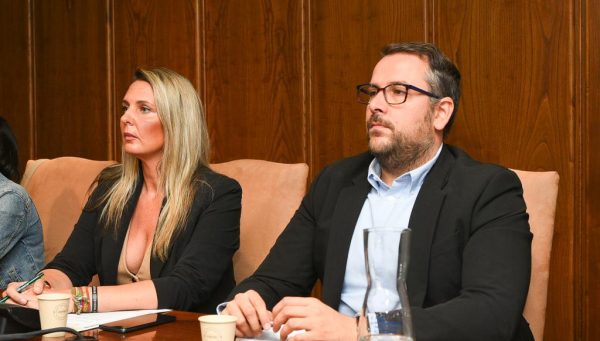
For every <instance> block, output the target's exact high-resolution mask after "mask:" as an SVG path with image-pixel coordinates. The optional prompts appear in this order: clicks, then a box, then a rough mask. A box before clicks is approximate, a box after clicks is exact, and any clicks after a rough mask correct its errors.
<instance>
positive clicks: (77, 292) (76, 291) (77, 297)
mask: <svg viewBox="0 0 600 341" xmlns="http://www.w3.org/2000/svg"><path fill="white" fill-rule="evenodd" d="M71 295H72V296H73V305H74V308H75V314H77V315H79V314H81V309H82V306H81V301H82V300H83V297H82V295H81V289H80V288H79V287H72V288H71Z"/></svg>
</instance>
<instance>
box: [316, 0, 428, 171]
mask: <svg viewBox="0 0 600 341" xmlns="http://www.w3.org/2000/svg"><path fill="white" fill-rule="evenodd" d="M310 21H311V22H310V25H309V28H308V30H309V48H310V68H311V78H310V98H311V106H310V114H311V116H310V119H311V125H310V127H311V136H312V139H311V143H310V147H311V148H312V158H311V163H310V167H311V168H310V169H311V173H312V175H313V176H314V175H315V174H317V173H318V172H319V170H320V169H322V168H323V167H324V166H325V165H326V164H328V163H330V162H332V161H334V160H337V159H340V158H342V157H346V156H350V155H354V154H357V153H359V152H362V151H365V150H366V149H367V135H366V128H365V110H366V109H365V106H364V105H362V104H359V103H358V102H357V101H356V90H355V86H356V85H357V84H361V83H365V82H368V81H369V80H370V79H371V72H372V70H373V67H374V66H375V64H376V63H377V61H379V59H380V55H379V51H380V49H381V48H382V47H383V46H385V45H386V44H388V43H391V42H398V41H423V40H425V39H426V36H427V32H426V26H427V25H426V13H425V5H424V3H423V2H422V1H393V0H390V1H311V2H310Z"/></svg>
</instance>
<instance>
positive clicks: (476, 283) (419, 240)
mask: <svg viewBox="0 0 600 341" xmlns="http://www.w3.org/2000/svg"><path fill="white" fill-rule="evenodd" d="M382 55H383V57H382V58H381V60H380V61H379V62H378V63H377V65H376V66H375V69H374V70H373V74H372V77H371V81H370V82H369V83H367V84H362V85H359V86H357V93H358V100H359V102H361V103H363V104H366V128H367V136H368V140H369V143H368V145H369V151H368V152H366V153H363V154H360V155H358V156H355V157H351V158H348V159H344V160H340V161H338V162H336V163H334V164H332V165H330V166H328V167H327V168H325V169H324V170H323V171H322V172H321V174H320V175H319V176H318V177H317V178H316V179H315V181H314V182H313V184H312V185H311V188H310V190H309V192H308V194H307V195H306V197H305V198H304V199H303V201H302V204H301V206H300V208H299V209H298V211H297V212H296V214H295V215H294V217H293V218H292V220H291V221H290V223H289V224H288V226H287V227H286V229H285V230H284V232H283V233H282V234H281V236H280V237H279V239H278V240H277V242H276V243H275V245H274V246H273V248H272V249H271V251H270V253H269V255H268V256H267V257H266V258H265V260H264V262H263V263H262V264H261V266H260V267H259V268H258V270H257V271H256V272H255V273H254V275H252V276H251V277H250V278H248V279H246V280H245V281H243V282H242V283H240V284H239V285H238V286H237V287H236V289H235V290H234V292H233V293H232V294H231V298H232V300H231V301H230V302H229V303H228V304H227V306H226V308H225V310H224V313H227V314H232V315H236V316H238V321H237V335H238V336H255V335H258V334H259V333H260V332H261V330H262V329H263V328H266V327H269V326H270V325H271V324H272V325H273V329H274V330H275V331H277V330H279V329H281V331H280V333H281V336H282V339H283V340H284V339H285V338H286V337H287V336H288V335H289V334H290V333H291V332H292V331H295V330H304V331H305V333H303V334H295V335H294V337H293V338H292V340H356V338H357V336H356V319H355V316H356V315H357V314H358V313H359V312H360V309H361V307H362V303H363V299H364V294H365V290H366V286H367V280H366V275H365V264H364V254H363V248H362V242H363V241H362V230H363V229H365V228H369V227H410V228H411V229H412V247H411V250H410V259H411V262H410V265H409V269H408V276H407V287H408V295H409V301H410V304H411V309H412V319H413V325H414V326H413V327H414V331H415V337H416V339H417V340H419V341H423V340H533V336H532V335H531V331H530V330H529V327H528V324H527V322H526V321H525V319H524V318H523V316H522V311H523V307H524V304H525V299H526V296H527V290H528V287H529V276H530V263H531V258H530V257H531V238H532V235H531V233H530V231H529V224H528V215H527V213H526V207H525V203H524V201H523V190H522V187H521V183H520V182H519V179H518V178H517V176H516V175H515V174H514V173H513V172H511V171H509V170H507V169H506V168H503V167H500V166H496V165H490V164H483V163H480V162H477V161H475V160H473V159H471V158H470V157H469V156H468V155H467V154H466V153H465V152H463V151H462V150H460V149H458V148H456V147H453V146H450V145H448V144H444V142H443V141H444V137H445V136H446V135H447V134H448V132H449V130H450V127H451V126H452V122H453V121H454V118H455V115H456V111H457V107H458V101H459V97H460V73H459V71H458V69H457V68H456V66H455V65H454V64H453V63H452V62H451V61H450V60H449V59H448V58H447V57H446V56H445V55H444V54H443V53H442V52H441V51H440V50H439V49H438V48H437V47H435V46H434V45H432V44H427V43H401V44H390V45H388V46H386V47H384V48H383V50H382ZM390 266H392V267H393V266H396V265H395V264H391V265H390ZM316 280H320V281H321V283H322V301H321V300H318V299H316V298H310V297H306V296H309V295H310V293H311V289H312V288H313V285H314V284H315V282H316Z"/></svg>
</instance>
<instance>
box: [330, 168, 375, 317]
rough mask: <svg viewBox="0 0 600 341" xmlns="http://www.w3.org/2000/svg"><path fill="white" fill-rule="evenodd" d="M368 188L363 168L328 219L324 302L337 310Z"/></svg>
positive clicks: (341, 196) (341, 192)
mask: <svg viewBox="0 0 600 341" xmlns="http://www.w3.org/2000/svg"><path fill="white" fill-rule="evenodd" d="M369 190H370V185H369V183H368V181H367V169H365V171H364V172H361V174H359V175H357V176H356V177H355V178H354V179H353V180H352V184H351V185H349V186H347V187H344V188H343V189H342V190H341V191H340V193H339V196H338V202H337V204H336V206H335V211H334V213H333V215H332V218H331V229H330V233H329V240H328V245H327V258H326V260H327V261H326V264H325V271H324V275H323V302H325V303H326V304H327V305H329V306H330V307H334V308H336V309H337V307H338V306H339V304H340V296H341V293H342V286H343V284H344V275H345V273H346V261H347V260H348V250H349V249H350V242H351V240H352V234H353V233H354V228H355V227H356V222H357V220H358V216H359V215H360V211H361V210H362V207H363V205H364V203H365V200H366V199H367V194H368V193H369Z"/></svg>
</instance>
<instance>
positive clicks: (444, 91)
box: [381, 42, 460, 137]
mask: <svg viewBox="0 0 600 341" xmlns="http://www.w3.org/2000/svg"><path fill="white" fill-rule="evenodd" d="M396 53H408V54H414V55H417V56H419V57H426V58H427V62H428V64H429V70H428V72H427V76H426V81H427V83H428V84H429V86H430V87H431V92H433V93H434V94H436V95H438V96H440V97H450V98H452V101H454V110H453V111H452V117H450V120H449V121H448V124H446V127H444V137H446V136H447V135H448V133H449V132H450V128H451V127H452V123H454V117H455V116H456V112H457V111H458V101H459V99H460V71H458V68H457V67H456V65H454V63H452V61H451V60H450V59H448V57H447V56H446V55H445V54H444V53H443V52H442V51H441V50H440V49H438V48H437V46H435V45H433V44H430V43H421V42H407V43H392V44H388V45H386V46H384V47H383V48H382V49H381V55H382V56H384V57H385V56H388V55H392V54H396ZM431 100H432V101H433V102H435V101H437V100H436V99H435V98H431Z"/></svg>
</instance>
